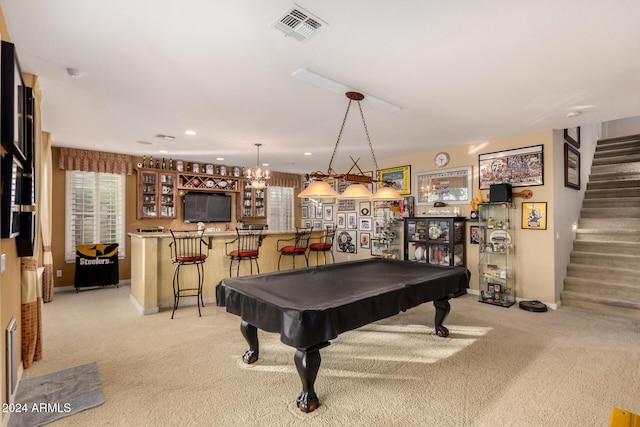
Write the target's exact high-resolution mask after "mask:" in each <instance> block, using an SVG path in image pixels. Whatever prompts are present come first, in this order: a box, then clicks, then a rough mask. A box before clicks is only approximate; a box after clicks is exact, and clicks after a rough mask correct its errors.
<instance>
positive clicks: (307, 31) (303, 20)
mask: <svg viewBox="0 0 640 427" xmlns="http://www.w3.org/2000/svg"><path fill="white" fill-rule="evenodd" d="M327 25H329V24H327V23H326V22H324V21H323V20H322V19H320V18H318V17H317V16H315V15H313V14H312V13H310V12H308V11H306V10H304V9H303V8H301V7H300V6H298V5H297V4H293V5H292V6H291V7H289V9H287V10H286V11H285V12H284V13H283V14H282V15H281V16H280V17H279V18H278V19H276V20H275V21H273V23H272V24H271V26H272V27H273V28H275V29H276V30H278V31H281V32H283V33H284V35H285V36H287V37H293V38H294V39H296V40H298V41H301V42H303V41H306V40H308V39H309V38H310V37H311V36H313V35H314V34H316V33H317V32H318V31H320V30H322V29H323V28H324V27H326V26H327Z"/></svg>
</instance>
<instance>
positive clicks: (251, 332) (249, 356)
mask: <svg viewBox="0 0 640 427" xmlns="http://www.w3.org/2000/svg"><path fill="white" fill-rule="evenodd" d="M240 331H241V332H242V336H243V337H244V339H245V340H247V343H248V344H249V350H247V351H245V352H244V355H243V356H242V361H243V362H244V363H246V364H247V365H250V364H252V363H254V362H255V361H256V360H258V355H259V354H260V345H259V344H258V328H256V327H255V326H253V325H250V324H249V323H247V322H245V321H244V320H243V321H242V323H240Z"/></svg>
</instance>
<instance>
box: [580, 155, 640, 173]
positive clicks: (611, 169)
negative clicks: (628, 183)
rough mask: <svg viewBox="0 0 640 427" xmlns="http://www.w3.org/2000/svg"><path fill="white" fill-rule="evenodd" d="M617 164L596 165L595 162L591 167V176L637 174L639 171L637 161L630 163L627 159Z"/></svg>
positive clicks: (639, 163) (639, 165) (639, 166)
mask: <svg viewBox="0 0 640 427" xmlns="http://www.w3.org/2000/svg"><path fill="white" fill-rule="evenodd" d="M623 160H626V161H621V162H618V163H614V162H611V163H608V164H596V163H595V162H594V163H593V164H592V166H591V174H602V173H638V171H639V170H640V162H639V161H631V160H629V159H627V158H624V159H623Z"/></svg>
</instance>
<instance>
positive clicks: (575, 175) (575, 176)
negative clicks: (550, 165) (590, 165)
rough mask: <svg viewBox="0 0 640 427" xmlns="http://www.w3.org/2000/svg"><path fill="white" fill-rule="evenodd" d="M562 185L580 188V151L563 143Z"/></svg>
mask: <svg viewBox="0 0 640 427" xmlns="http://www.w3.org/2000/svg"><path fill="white" fill-rule="evenodd" d="M564 186H565V187H569V188H573V189H576V190H579V189H580V152H579V151H578V150H576V149H575V148H573V147H572V146H571V145H569V144H568V143H567V142H565V143H564Z"/></svg>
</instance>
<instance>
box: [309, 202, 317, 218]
mask: <svg viewBox="0 0 640 427" xmlns="http://www.w3.org/2000/svg"><path fill="white" fill-rule="evenodd" d="M308 207H309V216H307V218H311V219H313V218H315V217H316V205H313V204H312V205H309V206H308Z"/></svg>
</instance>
